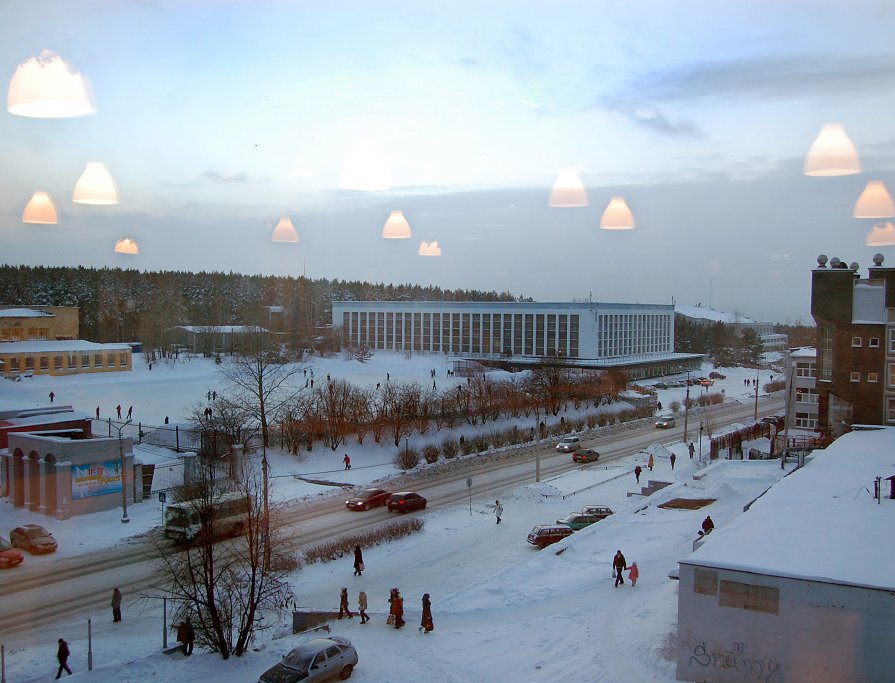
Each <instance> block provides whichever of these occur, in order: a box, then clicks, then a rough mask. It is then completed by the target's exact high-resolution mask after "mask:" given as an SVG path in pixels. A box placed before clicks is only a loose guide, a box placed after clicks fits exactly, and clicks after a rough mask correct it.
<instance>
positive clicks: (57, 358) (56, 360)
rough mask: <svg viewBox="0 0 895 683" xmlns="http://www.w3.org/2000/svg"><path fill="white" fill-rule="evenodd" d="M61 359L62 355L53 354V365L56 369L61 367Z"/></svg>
mask: <svg viewBox="0 0 895 683" xmlns="http://www.w3.org/2000/svg"><path fill="white" fill-rule="evenodd" d="M62 359H63V356H53V367H54V368H56V369H57V370H61V369H62Z"/></svg>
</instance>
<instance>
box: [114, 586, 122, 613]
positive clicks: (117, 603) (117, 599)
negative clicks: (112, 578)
mask: <svg viewBox="0 0 895 683" xmlns="http://www.w3.org/2000/svg"><path fill="white" fill-rule="evenodd" d="M112 621H121V591H120V590H118V589H117V588H116V589H115V590H113V591H112Z"/></svg>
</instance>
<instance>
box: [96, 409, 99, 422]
mask: <svg viewBox="0 0 895 683" xmlns="http://www.w3.org/2000/svg"><path fill="white" fill-rule="evenodd" d="M96 419H97V420H98V419H99V406H96Z"/></svg>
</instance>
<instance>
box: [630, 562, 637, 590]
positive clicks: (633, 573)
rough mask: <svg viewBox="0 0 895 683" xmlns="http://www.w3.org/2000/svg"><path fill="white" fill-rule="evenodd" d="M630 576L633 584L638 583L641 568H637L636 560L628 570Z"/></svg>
mask: <svg viewBox="0 0 895 683" xmlns="http://www.w3.org/2000/svg"><path fill="white" fill-rule="evenodd" d="M628 578H629V579H631V586H636V585H637V579H639V578H640V570H639V569H638V568H637V563H636V562H632V563H631V568H630V569H629V570H628Z"/></svg>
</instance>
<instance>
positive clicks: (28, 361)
mask: <svg viewBox="0 0 895 683" xmlns="http://www.w3.org/2000/svg"><path fill="white" fill-rule="evenodd" d="M33 370H34V358H33V357H31V356H27V357H26V358H25V372H29V371H33Z"/></svg>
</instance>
